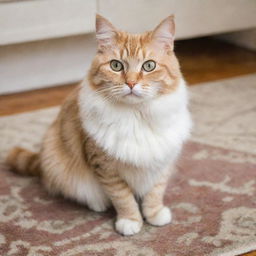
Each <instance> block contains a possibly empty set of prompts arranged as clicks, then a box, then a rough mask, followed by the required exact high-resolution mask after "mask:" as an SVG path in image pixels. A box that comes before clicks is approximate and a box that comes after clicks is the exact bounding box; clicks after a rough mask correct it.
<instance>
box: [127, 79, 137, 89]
mask: <svg viewBox="0 0 256 256" xmlns="http://www.w3.org/2000/svg"><path fill="white" fill-rule="evenodd" d="M126 84H127V85H128V86H129V87H130V88H131V89H132V88H133V87H134V86H135V85H136V82H135V81H127V82H126Z"/></svg>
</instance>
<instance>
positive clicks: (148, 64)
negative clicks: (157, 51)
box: [142, 60, 156, 72]
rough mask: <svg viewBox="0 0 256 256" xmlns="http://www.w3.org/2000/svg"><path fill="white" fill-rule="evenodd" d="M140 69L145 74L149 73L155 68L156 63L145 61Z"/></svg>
mask: <svg viewBox="0 0 256 256" xmlns="http://www.w3.org/2000/svg"><path fill="white" fill-rule="evenodd" d="M142 68H143V69H144V70H145V71H147V72H151V71H153V70H154V69H155V68H156V63H155V61H153V60H147V61H145V62H144V63H143V65H142Z"/></svg>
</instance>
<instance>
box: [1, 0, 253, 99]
mask: <svg viewBox="0 0 256 256" xmlns="http://www.w3.org/2000/svg"><path fill="white" fill-rule="evenodd" d="M96 13H99V14H101V15H103V16H105V17H106V18H108V19H109V20H110V21H111V22H112V23H113V24H114V25H115V26H116V27H118V28H120V29H122V30H127V31H129V32H135V33H139V32H143V31H145V30H150V29H152V28H154V27H155V26H156V25H157V24H158V23H159V22H160V21H161V20H162V19H163V18H165V17H167V16H168V15H170V14H175V17H176V31H177V33H176V39H177V41H176V52H177V54H178V56H179V57H180V61H181V65H182V70H183V73H184V74H185V77H186V79H187V80H188V82H189V83H190V82H191V83H197V82H198V80H197V79H196V78H195V76H198V75H199V76H201V80H200V81H199V82H201V81H204V80H205V81H207V80H209V76H210V78H212V77H214V76H216V74H215V72H216V68H217V71H220V72H221V73H222V74H220V76H223V77H226V76H230V75H232V74H233V73H236V74H237V75H239V74H243V73H246V72H252V71H253V72H254V71H256V69H255V66H256V64H255V62H256V61H255V54H254V53H253V51H254V50H255V49H256V29H255V27H256V15H255V14H256V1H255V0H214V1H212V0H161V1H156V0H129V1H124V0H0V31H1V33H0V94H9V93H16V92H22V91H28V90H31V89H39V88H46V87H52V86H57V85H66V84H70V83H74V82H77V81H79V80H81V79H82V78H83V77H84V75H85V72H86V70H87V68H88V66H89V64H90V61H91V58H92V56H93V54H94V52H95V39H94V29H95V14H96ZM205 36H207V37H209V36H210V39H209V38H203V39H202V37H205ZM198 38H200V39H198ZM213 38H214V39H213ZM188 39H190V40H188ZM191 39H193V40H191ZM221 40H222V41H226V42H229V43H231V44H234V45H239V46H240V47H243V49H244V51H243V50H242V49H241V48H233V47H232V45H231V44H224V43H223V44H221V43H220V42H221ZM245 49H247V50H245ZM216 58H219V59H216ZM218 60H219V61H220V62H218ZM207 61H208V64H206V63H205V62H207ZM245 61H248V63H246V65H245V66H246V67H244V66H243V62H245ZM236 62H237V63H239V65H240V67H239V66H238V67H237V66H236V65H235V64H236ZM226 63H227V64H229V65H231V66H226V67H225V64H226ZM207 65H208V66H207ZM207 67H208V70H206V68H207ZM225 72H226V74H224V73H225ZM207 73H208V74H207ZM230 73H231V74H230ZM207 75H208V77H205V78H204V79H203V77H204V76H207Z"/></svg>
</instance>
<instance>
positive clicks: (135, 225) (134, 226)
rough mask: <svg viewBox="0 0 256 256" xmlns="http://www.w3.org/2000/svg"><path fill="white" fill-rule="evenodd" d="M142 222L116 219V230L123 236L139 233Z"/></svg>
mask: <svg viewBox="0 0 256 256" xmlns="http://www.w3.org/2000/svg"><path fill="white" fill-rule="evenodd" d="M141 227H142V222H140V221H136V220H130V219H118V220H117V221H116V230H117V231H118V232H119V233H120V234H122V235H125V236H131V235H134V234H137V233H139V232H140V230H141Z"/></svg>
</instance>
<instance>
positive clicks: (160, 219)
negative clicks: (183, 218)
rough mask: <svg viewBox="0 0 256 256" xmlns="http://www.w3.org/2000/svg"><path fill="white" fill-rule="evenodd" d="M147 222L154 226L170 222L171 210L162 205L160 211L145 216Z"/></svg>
mask: <svg viewBox="0 0 256 256" xmlns="http://www.w3.org/2000/svg"><path fill="white" fill-rule="evenodd" d="M146 219H147V221H148V223H149V224H151V225H154V226H164V225H166V224H168V223H170V222H171V220H172V213H171V210H170V209H169V208H168V207H166V206H164V207H163V208H162V209H161V210H160V211H158V212H157V213H156V214H154V216H152V217H147V218H146Z"/></svg>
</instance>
